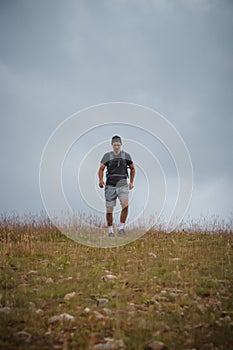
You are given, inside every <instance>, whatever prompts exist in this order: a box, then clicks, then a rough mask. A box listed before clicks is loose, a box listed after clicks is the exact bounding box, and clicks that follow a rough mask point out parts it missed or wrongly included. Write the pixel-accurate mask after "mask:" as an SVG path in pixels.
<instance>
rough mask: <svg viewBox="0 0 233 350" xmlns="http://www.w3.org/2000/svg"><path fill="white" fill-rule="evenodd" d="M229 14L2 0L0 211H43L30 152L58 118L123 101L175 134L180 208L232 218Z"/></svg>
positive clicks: (176, 0) (204, 4)
mask: <svg viewBox="0 0 233 350" xmlns="http://www.w3.org/2000/svg"><path fill="white" fill-rule="evenodd" d="M232 18H233V2H232V1H230V0H229V1H227V0H99V1H94V0H69V1H60V0H58V1H57V0H56V1H55V0H49V1H47V0H46V1H45V0H41V1H36V0H34V1H33V0H20V1H13V0H12V1H8V0H1V1H0V91H1V94H0V109H1V128H0V152H1V172H0V193H1V195H0V212H7V213H12V212H13V211H14V210H16V211H17V212H19V213H24V212H29V211H30V212H39V211H40V210H41V209H43V204H42V200H41V196H40V190H39V180H38V179H39V164H40V159H41V154H42V151H43V148H44V146H45V143H46V142H47V140H48V138H49V136H50V135H51V133H52V132H53V131H54V129H55V128H56V127H57V126H58V125H59V124H60V123H61V122H62V121H64V120H65V119H66V118H67V117H69V116H70V115H72V114H74V113H75V112H77V111H79V110H80V109H82V108H85V107H89V106H92V105H95V104H100V103H104V102H113V101H125V102H131V103H137V104H141V105H144V106H147V107H150V108H153V109H155V110H156V111H158V112H159V113H161V114H162V115H163V116H164V117H166V118H167V119H168V120H169V121H170V122H171V123H172V124H173V125H174V126H175V127H176V129H177V130H178V131H179V133H180V134H181V136H182V137H183V139H184V141H185V143H186V145H187V147H188V149H189V152H190V155H191V159H192V163H193V171H194V190H193V197H192V201H191V204H190V207H189V210H188V212H187V215H188V214H189V215H191V216H192V217H197V216H199V215H208V216H211V215H214V214H216V215H220V217H223V218H228V217H229V216H230V215H231V216H232V213H233V193H232V192H233V191H232V178H233V171H232V165H233V152H232V149H233V142H232V131H233V118H232V109H233V108H232V107H233V48H232V33H233V21H232ZM111 136H112V134H111V133H110V134H109V139H110V137H111ZM122 136H123V138H124V137H125V138H127V135H126V134H125V135H124V133H123V135H122ZM132 138H133V135H131V139H132ZM103 141H106V135H105V134H104V133H103ZM77 147H78V146H77ZM87 151H88V140H86V152H87ZM106 151H108V149H107V150H106ZM101 156H102V155H101ZM100 158H101V157H100ZM99 160H100V159H98V161H99ZM171 174H172V172H171ZM135 190H136V186H135ZM77 206H78V203H77Z"/></svg>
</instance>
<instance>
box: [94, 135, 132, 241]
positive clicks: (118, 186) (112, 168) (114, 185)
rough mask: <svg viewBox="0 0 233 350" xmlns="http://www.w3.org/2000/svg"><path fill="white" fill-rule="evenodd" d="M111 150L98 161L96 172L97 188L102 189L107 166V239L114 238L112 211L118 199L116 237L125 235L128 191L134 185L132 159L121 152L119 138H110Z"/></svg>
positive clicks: (127, 154) (116, 136)
mask: <svg viewBox="0 0 233 350" xmlns="http://www.w3.org/2000/svg"><path fill="white" fill-rule="evenodd" d="M111 143H112V148H113V151H111V152H107V153H105V154H104V156H103V157H102V159H101V161H100V163H101V164H100V167H99V171H98V175H99V186H100V187H101V188H103V187H104V185H105V183H104V181H103V173H104V169H105V166H107V174H106V178H107V181H106V185H105V201H106V220H107V225H108V235H109V237H113V236H114V231H113V226H112V223H113V215H112V214H113V209H114V206H116V198H117V197H118V198H119V200H120V204H121V208H122V210H121V216H120V226H119V229H118V235H119V236H122V235H125V231H124V227H125V221H126V218H127V215H128V204H129V190H131V189H132V188H133V187H134V185H133V181H134V176H135V167H134V164H133V161H132V158H131V156H130V154H129V153H127V152H125V151H123V150H121V146H122V141H121V138H120V136H118V135H115V136H113V137H112V141H111ZM128 167H129V168H130V181H129V184H128V182H127V177H128V171H127V168H128Z"/></svg>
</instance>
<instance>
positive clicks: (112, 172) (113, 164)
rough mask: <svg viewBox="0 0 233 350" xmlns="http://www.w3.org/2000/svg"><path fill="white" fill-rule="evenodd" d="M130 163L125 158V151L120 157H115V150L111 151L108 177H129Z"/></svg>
mask: <svg viewBox="0 0 233 350" xmlns="http://www.w3.org/2000/svg"><path fill="white" fill-rule="evenodd" d="M127 168H128V165H127V161H126V159H125V151H123V150H122V151H121V155H119V158H114V152H113V151H111V152H110V159H109V166H108V167H107V174H106V176H107V178H108V177H110V176H111V177H112V176H117V177H122V178H125V179H126V178H127V177H129V174H128V169H127Z"/></svg>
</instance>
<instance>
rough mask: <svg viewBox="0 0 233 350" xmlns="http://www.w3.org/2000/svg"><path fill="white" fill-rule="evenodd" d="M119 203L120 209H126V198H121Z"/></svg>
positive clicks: (127, 202)
mask: <svg viewBox="0 0 233 350" xmlns="http://www.w3.org/2000/svg"><path fill="white" fill-rule="evenodd" d="M120 203H121V208H122V209H128V205H129V201H128V200H127V199H122V200H121V201H120Z"/></svg>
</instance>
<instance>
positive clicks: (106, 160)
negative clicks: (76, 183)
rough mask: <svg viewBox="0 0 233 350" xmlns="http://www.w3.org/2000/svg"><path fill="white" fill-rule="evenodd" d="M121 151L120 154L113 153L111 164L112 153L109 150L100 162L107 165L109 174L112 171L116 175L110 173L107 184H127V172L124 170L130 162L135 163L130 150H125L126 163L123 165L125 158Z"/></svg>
mask: <svg viewBox="0 0 233 350" xmlns="http://www.w3.org/2000/svg"><path fill="white" fill-rule="evenodd" d="M121 152H122V151H121ZM121 152H120V153H119V154H114V152H113V151H112V154H113V160H112V161H111V166H110V153H111V152H107V153H105V154H104V155H103V157H102V159H101V161H100V163H102V164H104V165H106V167H107V174H109V173H110V172H111V174H114V175H109V176H108V177H107V182H106V185H111V186H116V184H117V183H118V184H119V181H120V180H121V181H120V184H121V185H124V184H127V173H126V172H125V171H124V169H125V165H126V166H129V165H130V164H132V163H133V161H132V158H131V156H130V154H129V153H128V152H125V151H124V152H125V165H123V160H122V159H123V158H122V154H121Z"/></svg>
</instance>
